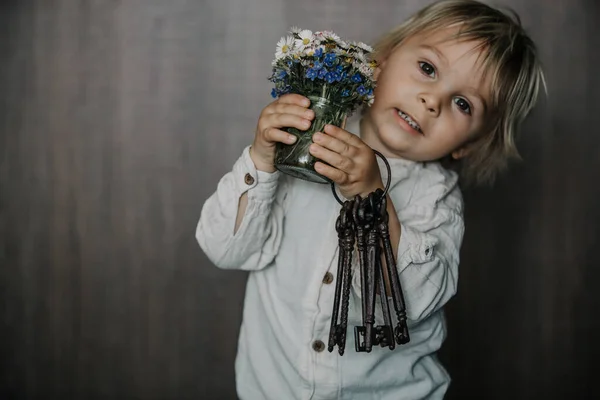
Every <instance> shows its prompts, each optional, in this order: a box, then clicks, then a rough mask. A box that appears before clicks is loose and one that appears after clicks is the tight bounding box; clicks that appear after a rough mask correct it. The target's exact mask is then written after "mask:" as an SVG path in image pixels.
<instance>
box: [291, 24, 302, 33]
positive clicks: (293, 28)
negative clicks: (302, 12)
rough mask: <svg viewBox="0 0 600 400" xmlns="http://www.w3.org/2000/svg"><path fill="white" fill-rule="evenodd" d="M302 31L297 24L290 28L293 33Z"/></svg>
mask: <svg viewBox="0 0 600 400" xmlns="http://www.w3.org/2000/svg"><path fill="white" fill-rule="evenodd" d="M300 31H301V29H300V28H298V27H297V26H292V28H291V29H290V33H291V34H292V35H295V34H297V33H300Z"/></svg>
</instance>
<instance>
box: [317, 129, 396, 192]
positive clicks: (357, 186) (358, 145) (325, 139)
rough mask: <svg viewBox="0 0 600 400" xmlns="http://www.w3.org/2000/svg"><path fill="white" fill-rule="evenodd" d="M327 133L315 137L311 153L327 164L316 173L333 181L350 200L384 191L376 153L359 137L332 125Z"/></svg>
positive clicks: (318, 164)
mask: <svg viewBox="0 0 600 400" xmlns="http://www.w3.org/2000/svg"><path fill="white" fill-rule="evenodd" d="M324 131H325V133H320V132H317V133H315V134H314V135H313V141H314V142H315V143H313V144H312V145H311V147H310V152H311V154H312V155H314V156H315V157H317V158H319V159H321V160H323V161H324V162H326V163H328V164H329V165H326V164H324V163H322V162H317V163H316V164H315V170H316V171H317V172H318V173H320V174H322V175H324V176H326V177H328V178H329V179H331V180H332V181H334V182H335V183H336V184H337V185H338V188H339V191H340V193H341V194H342V195H343V196H344V197H345V198H347V199H351V198H353V197H354V196H355V195H357V194H358V195H360V196H361V197H366V196H368V194H369V193H371V192H374V191H375V190H377V189H378V188H381V189H383V188H384V186H383V182H382V180H381V175H380V172H379V165H377V160H376V158H375V157H376V156H375V153H374V152H373V150H372V149H371V148H370V147H369V146H367V145H366V144H365V143H364V142H363V141H362V140H360V138H359V137H358V136H356V135H353V134H351V133H350V132H347V131H345V130H343V129H341V128H338V127H336V126H333V125H326V126H325V129H324Z"/></svg>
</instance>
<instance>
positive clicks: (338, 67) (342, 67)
mask: <svg viewBox="0 0 600 400" xmlns="http://www.w3.org/2000/svg"><path fill="white" fill-rule="evenodd" d="M335 70H336V71H337V72H339V73H340V74H341V73H342V71H343V70H344V66H343V65H338V66H337V68H336V69H335Z"/></svg>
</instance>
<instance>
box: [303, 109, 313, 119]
mask: <svg viewBox="0 0 600 400" xmlns="http://www.w3.org/2000/svg"><path fill="white" fill-rule="evenodd" d="M304 115H305V116H306V118H312V117H313V112H312V110H308V111H306V112H305V113H304Z"/></svg>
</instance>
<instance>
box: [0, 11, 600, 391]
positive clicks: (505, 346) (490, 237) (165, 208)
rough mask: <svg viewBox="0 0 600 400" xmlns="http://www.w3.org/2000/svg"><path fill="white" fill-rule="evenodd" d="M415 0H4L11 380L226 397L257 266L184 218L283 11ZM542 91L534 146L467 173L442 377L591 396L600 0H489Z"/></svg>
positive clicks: (296, 19) (399, 14)
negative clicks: (229, 266) (534, 49)
mask: <svg viewBox="0 0 600 400" xmlns="http://www.w3.org/2000/svg"><path fill="white" fill-rule="evenodd" d="M424 3H425V2H423V1H420V0H410V1H408V0H405V1H391V0H379V1H371V2H367V1H359V0H352V1H350V0H347V1H343V0H326V1H324V0H323V1H317V0H309V1H304V2H296V1H291V0H221V1H219V2H217V1H216V0H215V1H208V0H200V1H192V0H170V1H167V0H162V1H160V0H79V1H78V0H21V1H17V0H10V1H9V0H4V1H3V2H2V3H1V4H0V266H1V268H0V274H1V275H0V323H1V333H2V336H1V337H2V339H1V345H0V357H1V359H2V373H1V375H0V397H1V398H6V399H38V398H39V399H54V398H61V399H134V398H135V399H192V398H193V399H232V398H234V397H235V390H234V385H233V382H234V375H233V359H234V355H235V345H236V339H237V333H238V329H239V323H240V317H241V304H242V299H243V291H244V284H245V277H246V276H245V275H244V274H243V273H237V272H224V271H220V270H217V269H216V268H215V267H213V266H212V265H211V264H210V263H209V261H208V260H207V259H206V257H205V256H204V255H203V254H202V252H201V250H200V249H199V248H198V247H197V245H196V243H195V239H194V228H195V225H196V221H197V218H198V216H199V212H200V208H201V205H202V203H203V201H204V200H205V199H206V198H207V197H208V196H209V194H210V193H211V192H212V191H213V190H214V188H215V185H216V183H217V181H218V179H219V178H220V176H221V175H222V174H223V173H225V172H226V171H227V170H228V169H229V168H230V166H231V164H232V162H233V161H234V160H235V159H236V158H237V156H238V154H239V153H240V151H241V149H242V148H243V147H244V146H245V145H246V144H248V143H249V142H250V141H251V140H252V135H253V131H254V126H255V124H256V119H257V117H258V114H259V112H260V110H261V109H262V108H263V106H264V105H265V104H266V103H267V102H268V101H270V98H269V92H270V86H269V82H268V81H267V80H266V77H267V75H268V73H269V70H270V68H269V65H270V61H271V59H272V54H273V52H274V49H275V44H276V42H277V40H278V39H279V37H280V36H282V35H283V34H284V33H285V32H286V30H287V29H288V28H289V27H290V26H291V25H298V26H301V27H306V28H309V29H313V30H319V29H332V30H334V31H336V32H337V33H339V34H340V35H342V36H344V37H348V38H350V39H354V40H364V41H370V40H372V39H374V38H375V37H376V36H377V35H378V34H379V33H380V32H382V31H383V30H385V29H387V28H390V27H392V26H393V25H395V24H396V23H397V22H399V21H400V20H402V19H404V18H405V17H406V16H407V15H408V14H409V13H411V12H413V11H415V10H417V8H419V7H421V6H422V5H423V4H424ZM497 4H500V5H508V6H512V7H514V8H515V9H516V10H517V11H518V12H519V13H520V14H521V16H522V19H523V21H524V23H525V25H526V26H527V27H528V29H529V30H530V32H531V34H532V36H533V37H534V38H535V39H536V40H537V42H538V43H539V48H540V52H541V55H542V57H543V60H544V63H545V65H546V69H547V78H548V83H549V96H548V98H547V99H546V100H544V101H542V103H541V104H540V106H539V107H538V109H537V110H536V112H535V115H534V116H533V117H532V119H530V120H529V122H528V123H527V125H526V134H525V135H524V136H523V137H522V140H521V141H520V145H521V149H522V153H523V156H524V162H523V163H521V164H518V165H516V166H515V167H514V168H513V169H511V171H510V173H509V174H508V175H507V176H505V177H504V178H503V179H501V181H500V182H499V183H498V185H497V186H496V187H495V188H494V189H493V190H490V189H476V190H469V191H468V192H466V194H465V197H466V201H467V233H466V237H465V244H464V249H463V263H462V267H461V268H462V269H461V280H460V287H459V294H458V296H457V297H456V298H455V299H454V300H453V301H452V302H451V304H450V306H449V308H448V319H449V326H450V336H449V338H448V340H447V342H446V345H445V347H444V351H443V353H442V358H443V360H444V361H445V362H446V365H447V367H448V369H449V371H450V372H451V374H452V376H453V378H454V383H453V385H452V388H451V392H450V394H449V398H451V399H464V398H478V399H531V398H545V399H550V398H570V399H575V398H592V397H593V396H594V393H595V390H594V389H595V385H594V384H595V383H596V377H595V376H594V374H593V373H592V367H594V366H595V364H596V363H597V360H598V358H599V356H600V343H599V342H598V340H597V337H598V331H599V330H600V323H599V319H598V317H596V316H595V315H596V311H597V309H598V307H599V306H600V294H599V293H600V290H599V289H598V285H599V284H600V279H599V278H600V272H599V271H600V269H599V268H598V267H599V263H600V256H599V252H598V244H600V243H599V237H600V235H599V233H600V228H599V226H600V225H599V223H600V211H599V209H600V207H599V206H600V202H599V199H598V197H599V196H598V195H599V193H600V191H599V189H598V188H599V186H600V180H599V179H598V178H599V171H600V132H599V128H598V127H599V126H600V112H599V111H600V94H599V93H600V78H599V77H600V74H599V73H598V72H597V66H598V65H600V55H599V54H600V52H599V51H598V49H600V30H599V28H598V23H599V22H600V6H599V5H598V2H596V1H594V0H568V1H567V0H553V1H552V2H547V1H545V0H524V1H519V0H498V1H497Z"/></svg>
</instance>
